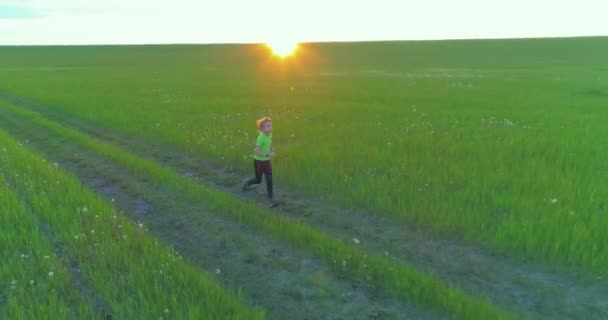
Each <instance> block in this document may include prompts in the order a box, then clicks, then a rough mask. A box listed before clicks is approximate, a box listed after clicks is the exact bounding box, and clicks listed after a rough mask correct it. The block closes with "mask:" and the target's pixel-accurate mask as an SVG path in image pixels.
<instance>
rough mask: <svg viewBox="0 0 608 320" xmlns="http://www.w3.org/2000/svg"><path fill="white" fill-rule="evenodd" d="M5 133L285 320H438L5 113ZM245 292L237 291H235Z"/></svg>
mask: <svg viewBox="0 0 608 320" xmlns="http://www.w3.org/2000/svg"><path fill="white" fill-rule="evenodd" d="M0 126H1V127H2V128H3V129H4V130H7V131H8V132H10V133H11V134H13V135H15V136H16V137H17V138H19V139H21V140H22V141H26V144H28V145H29V146H31V147H34V148H35V149H38V150H39V151H41V152H42V153H43V154H45V156H46V157H47V159H49V160H50V161H56V162H57V163H58V165H59V166H61V167H64V168H66V169H67V170H69V171H71V172H73V173H74V174H76V175H77V176H78V177H79V178H80V180H81V181H83V182H84V183H85V184H86V185H88V186H89V187H91V188H93V189H94V190H96V191H97V192H98V193H100V194H101V195H103V196H104V197H106V198H107V199H109V200H110V201H113V202H114V203H115V205H116V206H117V207H118V208H120V209H121V210H123V211H124V212H125V213H126V214H128V215H130V216H131V217H132V219H133V220H135V221H137V222H139V221H141V222H142V223H143V224H144V226H145V227H146V228H148V229H149V230H150V231H151V232H152V233H153V234H154V235H156V236H157V237H159V238H160V239H162V240H163V241H164V242H166V243H168V244H170V245H172V246H174V247H175V249H176V250H177V251H178V252H179V253H180V254H181V255H182V256H183V257H184V258H185V259H187V260H188V261H189V262H191V263H192V264H194V265H197V266H199V267H201V268H202V269H204V270H205V271H207V272H210V273H212V274H214V275H215V277H216V278H217V279H218V281H220V282H222V284H223V286H224V287H225V288H228V289H229V290H234V291H236V290H240V289H242V291H241V292H242V294H243V295H244V296H245V297H246V299H248V300H249V302H250V303H252V304H256V305H260V306H262V307H264V308H265V309H267V310H268V312H269V315H270V317H271V318H274V319H285V317H286V316H288V318H289V319H421V318H424V319H438V318H439V317H438V316H437V315H435V314H434V313H432V312H428V311H423V310H420V309H418V308H415V307H412V306H410V305H407V304H405V303H403V302H402V301H400V300H399V299H395V298H391V297H388V296H385V295H379V294H376V293H375V292H371V291H369V290H367V289H366V288H363V287H359V286H358V285H357V284H356V283H351V282H348V281H346V280H344V279H340V278H338V277H336V276H335V274H334V273H332V271H331V270H330V269H329V268H328V267H327V266H325V265H324V264H323V263H320V262H319V261H317V260H315V259H314V258H311V257H310V256H308V255H305V254H302V253H300V252H298V251H294V250H292V249H291V248H290V247H288V246H286V245H284V244H282V243H280V242H277V241H275V240H274V239H272V238H271V237H270V236H267V235H265V234H260V233H259V232H256V231H255V230H253V229H251V228H249V227H248V226H246V225H242V224H238V223H235V222H234V221H232V220H228V219H225V218H223V217H222V216H221V215H219V214H213V213H210V212H209V211H208V210H206V209H205V207H206V206H205V204H204V203H198V202H193V201H192V200H189V199H188V198H185V197H183V196H181V195H180V194H178V193H176V192H174V191H173V190H170V189H167V188H164V187H162V186H156V185H152V184H150V183H148V182H147V181H146V179H145V178H142V177H139V176H137V175H134V174H133V173H132V172H130V171H129V170H126V169H125V168H123V167H121V166H119V165H117V164H115V163H113V162H111V161H107V160H105V159H102V158H100V157H99V156H98V155H96V154H94V153H91V152H89V151H88V150H85V149H82V148H79V147H78V146H74V145H71V144H70V143H69V142H68V141H62V140H61V139H58V138H57V137H54V136H53V135H52V134H49V133H48V132H45V131H44V130H43V129H41V128H40V127H37V126H35V125H33V124H30V123H25V122H24V121H23V120H21V119H20V118H18V117H14V116H12V115H11V114H10V112H8V111H7V110H5V109H1V108H0ZM237 288H240V289H237Z"/></svg>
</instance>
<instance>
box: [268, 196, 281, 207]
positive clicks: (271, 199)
mask: <svg viewBox="0 0 608 320" xmlns="http://www.w3.org/2000/svg"><path fill="white" fill-rule="evenodd" d="M278 204H279V203H278V202H277V201H276V200H274V198H270V199H268V208H273V207H276V206H277V205H278Z"/></svg>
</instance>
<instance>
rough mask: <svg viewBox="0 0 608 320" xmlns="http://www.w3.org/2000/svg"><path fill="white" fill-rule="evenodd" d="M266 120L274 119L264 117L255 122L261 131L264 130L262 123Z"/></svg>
mask: <svg viewBox="0 0 608 320" xmlns="http://www.w3.org/2000/svg"><path fill="white" fill-rule="evenodd" d="M266 121H270V122H272V119H270V117H262V118H260V119H258V120H256V121H255V123H256V124H257V125H258V129H259V130H260V131H261V130H262V123H264V122H266Z"/></svg>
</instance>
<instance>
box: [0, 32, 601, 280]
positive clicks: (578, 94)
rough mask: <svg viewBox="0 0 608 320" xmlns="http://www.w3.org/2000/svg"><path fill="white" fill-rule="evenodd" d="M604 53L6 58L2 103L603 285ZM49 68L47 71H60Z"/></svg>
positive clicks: (176, 53)
mask: <svg viewBox="0 0 608 320" xmlns="http://www.w3.org/2000/svg"><path fill="white" fill-rule="evenodd" d="M606 56H608V41H607V39H606V38H579V39H532V40H487V41H445V42H386V43H382V42H381V43H356V44H309V45H305V46H304V48H303V50H302V51H301V52H300V54H299V56H297V57H296V59H293V60H292V61H290V62H285V63H278V62H277V61H274V60H272V59H271V58H270V57H269V55H268V54H267V52H265V51H264V50H263V49H261V48H260V47H258V46H238V45H216V46H130V47H129V46H125V47H68V48H58V47H39V48H2V49H0V74H1V75H2V76H1V77H0V88H4V89H7V90H9V91H11V92H13V93H16V94H19V95H22V96H26V97H29V98H31V99H34V100H35V101H38V102H41V103H44V104H47V105H50V106H52V107H53V108H55V109H56V110H57V111H60V112H63V113H65V114H66V115H69V116H72V117H77V118H79V119H81V120H82V121H87V122H90V123H93V124H95V125H97V126H99V127H102V128H105V129H108V130H113V131H117V132H122V133H124V134H129V135H136V136H139V137H140V138H142V139H144V140H147V141H150V142H151V143H154V142H162V143H169V144H172V145H176V146H179V147H181V148H183V149H184V150H188V151H192V152H194V153H196V154H199V155H202V156H204V157H207V158H210V159H215V160H216V161H218V162H223V163H225V164H227V165H236V166H238V167H242V168H243V170H244V171H245V170H248V169H249V168H250V164H249V161H250V160H249V154H250V153H251V149H252V143H253V141H254V135H255V131H256V129H255V127H254V120H255V119H256V118H257V117H259V116H261V115H266V114H267V115H270V116H272V117H273V118H274V119H275V125H274V126H275V134H274V142H275V144H276V149H277V153H278V156H277V158H276V160H275V162H274V163H273V165H274V167H275V178H276V179H277V180H278V184H277V185H278V186H280V185H282V184H288V185H290V186H291V187H293V188H295V189H296V190H298V191H303V192H307V193H311V194H315V195H320V196H322V197H324V198H328V199H330V200H332V201H336V202H340V203H342V204H344V205H347V206H358V207H363V208H367V209H369V210H371V211H373V212H376V213H377V214H386V215H391V216H395V217H398V218H403V219H404V220H405V221H408V222H412V223H416V224H421V225H427V226H430V227H432V228H434V229H435V230H437V231H440V232H443V233H446V234H452V235H458V236H462V237H464V238H465V239H468V240H470V241H473V242H475V243H478V244H480V245H483V246H487V247H490V248H492V249H493V250H495V251H500V252H507V253H509V254H511V255H514V256H524V257H527V258H533V259H537V260H539V261H545V262H546V263H555V264H560V265H564V266H569V267H570V268H572V269H573V270H584V271H585V272H592V273H597V274H604V275H605V274H606V270H608V246H607V245H606V244H607V243H608V233H606V232H605V230H607V228H608V219H607V218H606V213H607V210H608V203H607V201H608V200H607V199H608V186H607V185H606V183H605V180H606V177H607V175H608V166H607V165H606V163H607V162H606V161H605V159H606V157H607V156H608V148H607V147H606V145H605V144H604V143H602V138H601V137H605V136H607V135H608V126H606V125H605V120H604V119H606V117H607V116H608V109H607V108H606V107H605V106H606V103H608V60H606V59H605V57H606ZM51 67H52V68H54V69H52V68H51Z"/></svg>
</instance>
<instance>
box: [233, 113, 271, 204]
mask: <svg viewBox="0 0 608 320" xmlns="http://www.w3.org/2000/svg"><path fill="white" fill-rule="evenodd" d="M256 123H257V125H258V129H259V130H260V134H259V135H258V138H257V140H256V143H255V157H254V160H253V169H254V173H255V177H253V178H250V179H246V180H245V181H243V184H242V186H241V188H242V190H243V192H246V191H247V190H248V189H249V186H250V185H252V184H260V183H261V182H262V176H264V178H265V180H266V191H267V193H268V206H269V207H271V208H272V207H274V206H276V205H277V204H278V202H276V201H275V200H274V193H273V190H272V165H271V164H270V158H272V157H274V149H273V148H272V119H270V118H269V117H263V118H261V119H259V120H257V121H256Z"/></svg>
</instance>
